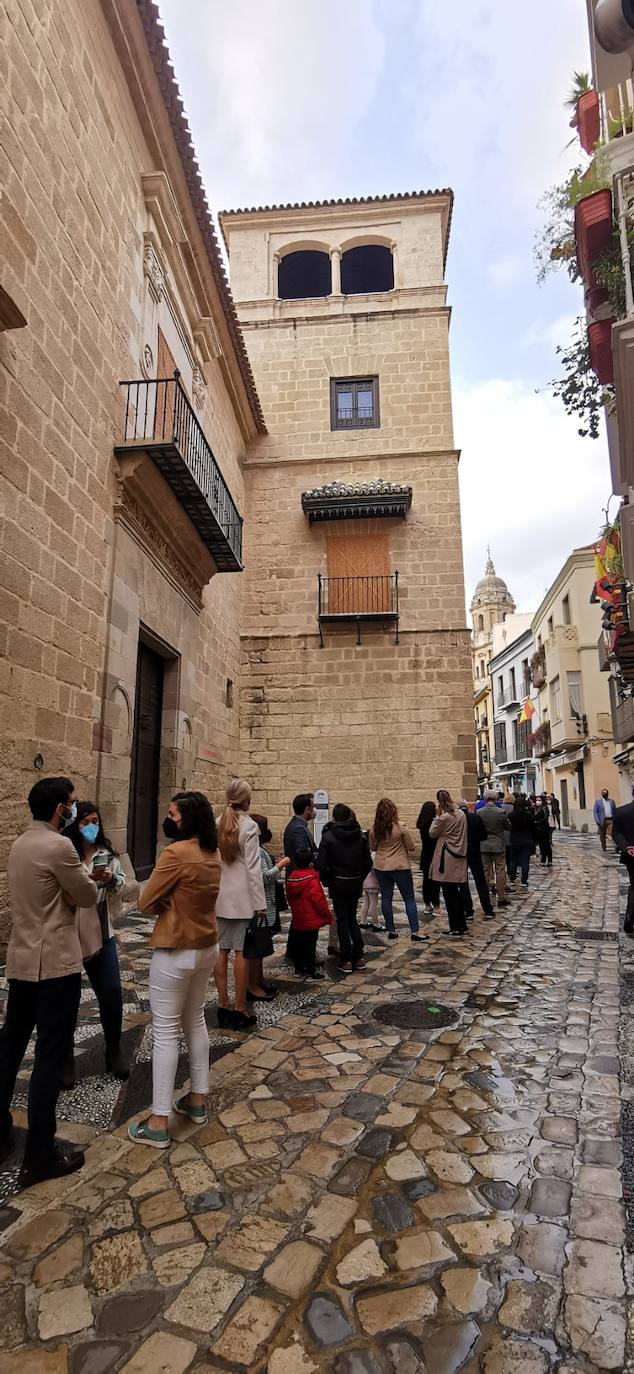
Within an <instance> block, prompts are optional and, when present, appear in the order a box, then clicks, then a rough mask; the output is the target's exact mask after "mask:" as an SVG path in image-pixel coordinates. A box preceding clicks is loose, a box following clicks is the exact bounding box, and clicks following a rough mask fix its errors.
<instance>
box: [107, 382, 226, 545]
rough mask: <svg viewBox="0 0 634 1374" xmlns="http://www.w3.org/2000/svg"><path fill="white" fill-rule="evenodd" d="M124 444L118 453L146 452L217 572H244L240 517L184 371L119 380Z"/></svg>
mask: <svg viewBox="0 0 634 1374" xmlns="http://www.w3.org/2000/svg"><path fill="white" fill-rule="evenodd" d="M121 386H122V388H123V391H124V395H125V420H124V426H123V441H122V443H121V444H118V445H117V446H116V447H115V453H117V454H129V453H130V452H131V451H134V450H138V449H143V450H144V452H146V453H147V454H148V456H149V457H150V458H151V459H152V461H153V463H154V464H155V465H156V467H157V468H158V470H159V472H160V473H161V474H162V476H163V477H164V479H165V481H166V482H167V483H168V485H169V486H170V487H171V489H172V491H173V492H174V495H175V496H176V498H177V500H178V501H179V502H180V504H181V506H182V507H183V509H184V510H185V511H186V513H187V515H188V516H189V519H190V521H191V523H192V525H193V526H194V529H195V530H196V531H197V533H198V535H199V536H200V538H201V540H202V542H203V544H204V545H205V546H206V548H207V549H209V552H210V553H211V555H212V557H213V559H214V562H215V564H216V567H217V569H218V572H241V571H242V517H241V516H240V515H239V514H238V511H237V509H236V506H235V504H234V501H233V499H232V497H231V496H230V494H229V490H228V488H227V485H226V483H225V480H224V478H223V476H222V473H221V472H220V469H219V467H218V464H217V462H216V460H215V458H214V455H213V453H212V450H211V447H210V445H209V443H208V441H207V439H206V438H205V434H204V431H203V430H202V428H201V426H200V423H199V421H198V418H197V416H196V414H195V412H194V410H193V408H192V406H191V404H190V401H189V397H188V396H187V393H186V391H185V389H184V387H183V386H182V385H181V382H180V373H179V372H175V373H174V376H173V377H158V378H156V380H154V379H153V380H150V381H130V382H121Z"/></svg>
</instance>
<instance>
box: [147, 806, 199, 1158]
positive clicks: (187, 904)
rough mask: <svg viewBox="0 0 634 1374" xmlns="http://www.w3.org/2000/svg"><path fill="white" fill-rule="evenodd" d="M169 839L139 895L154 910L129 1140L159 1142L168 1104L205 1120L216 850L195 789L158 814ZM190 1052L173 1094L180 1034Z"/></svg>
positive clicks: (164, 1140) (165, 1138) (165, 1137)
mask: <svg viewBox="0 0 634 1374" xmlns="http://www.w3.org/2000/svg"><path fill="white" fill-rule="evenodd" d="M163 833H164V834H165V837H166V839H168V840H169V841H170V843H169V844H168V845H166V847H165V849H163V850H162V851H161V853H160V855H159V857H158V860H157V863H156V866H155V868H154V870H153V872H152V873H151V874H150V876H149V878H148V880H147V883H146V884H145V886H144V888H143V891H142V893H141V896H140V898H139V911H143V912H145V913H146V915H149V916H156V918H157V919H156V924H155V926H154V930H153V931H152V934H151V936H150V947H151V948H152V949H153V950H154V953H153V955H152V961H151V964H150V1010H151V1012H152V1040H153V1047H152V1112H151V1115H150V1116H149V1117H148V1118H147V1120H146V1121H138V1122H133V1123H132V1124H131V1125H130V1126H128V1136H129V1138H130V1140H133V1141H134V1143H135V1145H149V1146H152V1147H153V1148H154V1149H156V1150H166V1149H167V1147H168V1145H169V1143H170V1136H169V1129H168V1123H169V1116H170V1113H171V1112H172V1110H173V1111H175V1112H177V1114H178V1115H179V1116H187V1117H189V1119H190V1121H194V1122H196V1124H197V1125H201V1126H202V1125H205V1124H206V1122H207V1107H206V1102H205V1099H206V1097H207V1093H208V1092H209V1033H208V1031H207V1025H206V1022H205V997H206V993H207V985H208V983H209V978H210V976H211V973H212V971H213V968H214V965H215V963H216V959H217V958H218V925H217V921H216V912H215V906H216V898H217V895H218V889H219V887H220V858H219V854H218V836H217V833H216V822H215V820H214V814H213V811H212V809H211V806H210V804H209V801H208V800H207V797H205V796H204V794H203V793H202V792H176V793H175V795H174V796H173V797H172V800H171V802H170V805H169V811H168V814H167V816H166V817H165V820H164V821H163ZM181 1031H182V1034H183V1035H184V1036H185V1040H186V1041H187V1051H188V1054H189V1076H190V1090H189V1092H187V1093H184V1094H183V1095H182V1096H180V1097H177V1098H176V1099H175V1098H174V1084H175V1081H176V1070H177V1068H178V1051H179V1039H180V1035H181Z"/></svg>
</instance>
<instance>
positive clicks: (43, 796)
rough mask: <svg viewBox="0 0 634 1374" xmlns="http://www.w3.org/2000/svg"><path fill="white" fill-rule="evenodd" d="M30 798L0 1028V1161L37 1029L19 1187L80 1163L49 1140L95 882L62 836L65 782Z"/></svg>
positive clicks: (53, 782)
mask: <svg viewBox="0 0 634 1374" xmlns="http://www.w3.org/2000/svg"><path fill="white" fill-rule="evenodd" d="M28 800H29V807H30V811H31V815H32V817H33V820H32V821H31V824H30V826H29V827H28V829H27V830H25V832H24V834H23V835H20V836H19V838H18V839H17V840H15V842H14V844H13V845H12V847H11V852H10V854H9V865H8V877H9V893H10V897H11V913H12V917H13V929H12V932H11V938H10V940H9V950H8V954H7V979H8V981H9V996H8V999H7V1009H6V1016H5V1021H4V1026H3V1027H2V1029H1V1030H0V1157H2V1156H3V1155H4V1156H6V1154H7V1153H8V1152H9V1149H10V1146H11V1139H12V1126H13V1121H12V1117H11V1110H10V1108H11V1099H12V1097H13V1092H14V1089H15V1082H16V1078H17V1075H18V1070H19V1068H20V1065H21V1063H22V1060H23V1058H24V1054H25V1051H26V1048H27V1045H28V1043H29V1040H30V1038H31V1036H32V1034H33V1031H34V1029H36V1030H37V1041H36V1045H35V1059H34V1064H33V1070H32V1073H31V1083H30V1087H29V1107H28V1127H29V1128H28V1133H27V1138H26V1145H25V1150H24V1162H23V1165H22V1170H21V1173H20V1184H21V1186H22V1187H23V1188H28V1187H30V1185H31V1184H33V1183H39V1182H41V1181H42V1180H43V1179H47V1178H61V1177H62V1176H63V1175H65V1174H71V1173H74V1171H75V1170H76V1169H81V1167H82V1165H83V1163H84V1156H83V1153H82V1151H81V1150H75V1149H72V1148H71V1147H70V1146H68V1145H65V1146H61V1145H59V1144H58V1143H57V1142H56V1141H55V1131H56V1125H57V1123H56V1120H55V1109H56V1107H57V1099H58V1097H59V1092H60V1086H61V1078H62V1068H63V1065H64V1062H65V1060H66V1058H67V1056H68V1054H69V1051H70V1049H71V1046H72V1042H73V1034H74V1030H75V1023H76V1021H77V1012H78V1010H79V998H80V991H81V969H82V966H83V965H82V954H81V948H80V944H79V933H78V918H77V909H78V907H87V906H93V905H94V904H95V902H96V900H97V888H96V886H95V884H94V883H93V881H92V878H89V876H88V874H87V873H86V871H85V869H84V868H83V866H82V864H81V863H80V860H79V857H78V855H77V853H76V851H75V848H74V846H73V845H72V844H71V841H70V840H69V839H67V838H66V837H65V836H64V835H63V834H62V833H61V832H62V831H63V830H64V827H65V826H66V825H68V824H69V823H70V822H71V821H72V820H74V817H75V812H76V807H75V789H74V785H73V783H72V782H71V780H70V778H41V779H40V781H39V782H36V784H35V786H34V787H32V788H31V791H30V792H29V799H28Z"/></svg>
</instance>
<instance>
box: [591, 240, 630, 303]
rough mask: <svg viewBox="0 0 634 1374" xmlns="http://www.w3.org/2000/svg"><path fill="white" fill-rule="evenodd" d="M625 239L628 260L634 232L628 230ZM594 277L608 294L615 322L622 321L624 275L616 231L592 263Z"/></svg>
mask: <svg viewBox="0 0 634 1374" xmlns="http://www.w3.org/2000/svg"><path fill="white" fill-rule="evenodd" d="M627 239H628V243H629V248H630V260H631V259H632V252H633V250H634V230H633V229H628V233H627ZM593 271H594V275H595V277H596V279H597V281H598V283H599V286H602V287H603V288H604V289H605V290H606V291H607V293H608V300H609V302H610V306H611V309H612V315H613V318H614V319H615V320H622V319H623V318H624V316H625V310H626V304H625V273H624V271H623V257H622V253H621V238H620V235H619V233H618V230H616V231H615V233H614V234H613V235H612V238H611V239H610V242H609V244H608V246H607V248H606V249H605V250H604V251H603V253H602V254H601V256H600V257H599V258H597V260H596V262H594V263H593Z"/></svg>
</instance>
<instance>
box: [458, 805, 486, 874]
mask: <svg viewBox="0 0 634 1374" xmlns="http://www.w3.org/2000/svg"><path fill="white" fill-rule="evenodd" d="M460 810H461V811H464V814H465V816H466V818H467V863H468V862H469V859H473V858H479V856H480V845H481V844H482V841H483V840H486V837H487V834H488V831H487V828H486V825H485V824H484V821H483V820H482V817H481V816H480V813H479V811H474V812H473V814H472V813H471V811H468V810H467V808H466V806H461V807H460Z"/></svg>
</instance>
